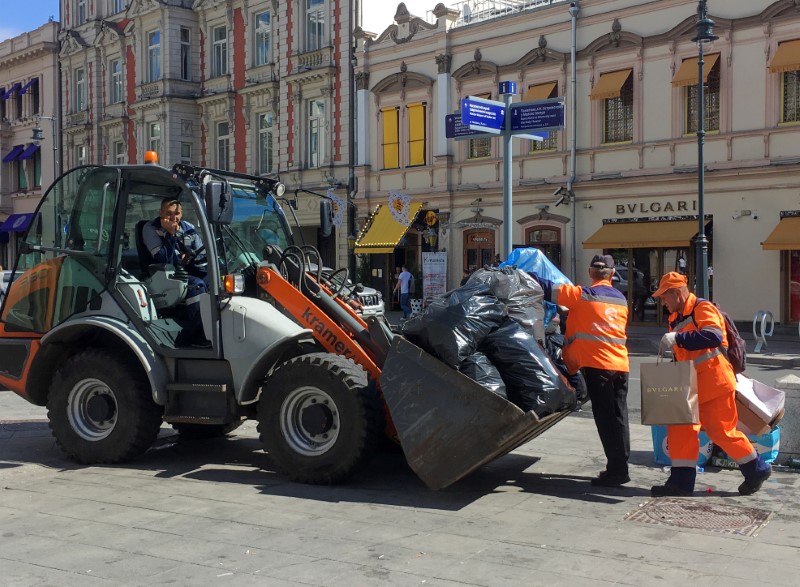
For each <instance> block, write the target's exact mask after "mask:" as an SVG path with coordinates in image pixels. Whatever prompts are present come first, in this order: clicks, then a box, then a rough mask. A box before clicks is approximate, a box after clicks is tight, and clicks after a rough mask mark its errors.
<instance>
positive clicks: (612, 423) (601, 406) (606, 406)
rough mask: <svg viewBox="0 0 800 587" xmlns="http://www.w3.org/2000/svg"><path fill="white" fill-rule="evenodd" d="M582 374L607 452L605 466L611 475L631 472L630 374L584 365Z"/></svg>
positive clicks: (604, 449)
mask: <svg viewBox="0 0 800 587" xmlns="http://www.w3.org/2000/svg"><path fill="white" fill-rule="evenodd" d="M583 377H584V379H586V388H587V390H588V391H589V399H590V400H591V401H592V414H593V415H594V423H595V425H596V426H597V433H598V434H599V435H600V442H601V443H602V444H603V451H604V452H605V453H606V459H607V460H608V464H607V465H606V470H607V471H608V472H609V474H611V475H627V474H628V457H629V456H630V453H631V435H630V430H629V428H628V374H627V373H623V372H621V371H607V370H605V369H594V368H592V367H584V369H583Z"/></svg>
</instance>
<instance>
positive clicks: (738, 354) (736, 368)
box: [692, 298, 747, 374]
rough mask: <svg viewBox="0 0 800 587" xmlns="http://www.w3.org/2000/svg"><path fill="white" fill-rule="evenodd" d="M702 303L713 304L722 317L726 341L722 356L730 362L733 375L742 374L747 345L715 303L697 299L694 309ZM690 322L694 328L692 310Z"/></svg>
mask: <svg viewBox="0 0 800 587" xmlns="http://www.w3.org/2000/svg"><path fill="white" fill-rule="evenodd" d="M703 302H708V303H709V304H713V305H714V307H715V308H716V309H717V311H718V312H719V313H720V315H721V316H722V319H723V320H724V322H725V337H726V338H727V339H728V349H727V351H725V349H724V348H722V351H723V354H724V355H725V357H726V358H727V359H728V361H729V362H730V364H731V367H733V372H734V373H736V374H739V373H744V369H745V366H746V364H747V344H746V343H745V342H744V339H743V338H742V335H741V334H739V329H738V328H736V324H734V323H733V320H731V317H730V316H729V315H728V313H727V312H726V311H725V310H723V309H722V308H720V307H719V305H718V304H716V303H715V302H712V301H710V300H706V299H703V298H698V299H697V304H695V306H694V307H695V308H696V307H697V305H698V304H701V303H703ZM692 322H694V325H695V327H696V326H697V321H696V320H695V319H694V309H692Z"/></svg>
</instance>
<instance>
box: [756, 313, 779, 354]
mask: <svg viewBox="0 0 800 587" xmlns="http://www.w3.org/2000/svg"><path fill="white" fill-rule="evenodd" d="M767 321H769V330H767ZM774 331H775V319H774V318H773V317H772V312H770V311H769V310H759V311H758V312H756V315H755V316H753V337H754V338H755V339H756V348H755V349H754V350H753V352H756V353H760V352H761V347H762V345H763V346H764V348H766V346H767V337H768V336H772V333H773V332H774Z"/></svg>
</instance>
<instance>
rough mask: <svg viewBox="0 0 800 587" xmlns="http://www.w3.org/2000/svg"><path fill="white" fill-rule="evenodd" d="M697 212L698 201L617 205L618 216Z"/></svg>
mask: <svg viewBox="0 0 800 587" xmlns="http://www.w3.org/2000/svg"><path fill="white" fill-rule="evenodd" d="M678 212H697V200H675V201H672V200H666V201H663V200H661V201H655V202H634V203H633V204H617V215H618V216H622V215H628V214H665V213H678Z"/></svg>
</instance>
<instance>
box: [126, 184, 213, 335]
mask: <svg viewBox="0 0 800 587" xmlns="http://www.w3.org/2000/svg"><path fill="white" fill-rule="evenodd" d="M182 216H183V206H182V205H181V203H180V202H179V201H178V200H174V199H170V198H167V199H165V200H163V201H162V202H161V208H160V210H159V215H158V218H156V219H155V220H153V221H152V222H148V223H147V224H145V225H144V227H143V228H142V241H143V242H144V246H145V247H146V248H147V250H148V252H149V253H150V255H151V256H152V257H153V263H167V264H170V265H174V266H175V267H176V268H178V267H183V268H184V269H185V270H186V273H188V289H187V291H186V299H185V300H184V303H185V305H186V324H185V325H184V327H183V331H182V332H181V333H180V334H179V335H178V337H177V340H176V341H175V342H176V344H178V346H200V347H206V346H209V344H210V343H209V342H208V341H207V340H206V338H205V335H204V333H203V324H202V321H201V319H200V295H201V294H204V293H206V292H208V269H207V266H208V263H207V260H206V254H205V251H204V249H205V247H204V246H203V241H202V240H201V239H200V235H199V234H198V233H197V230H196V229H195V227H194V226H193V225H192V224H191V223H189V222H186V221H185V220H182Z"/></svg>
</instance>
